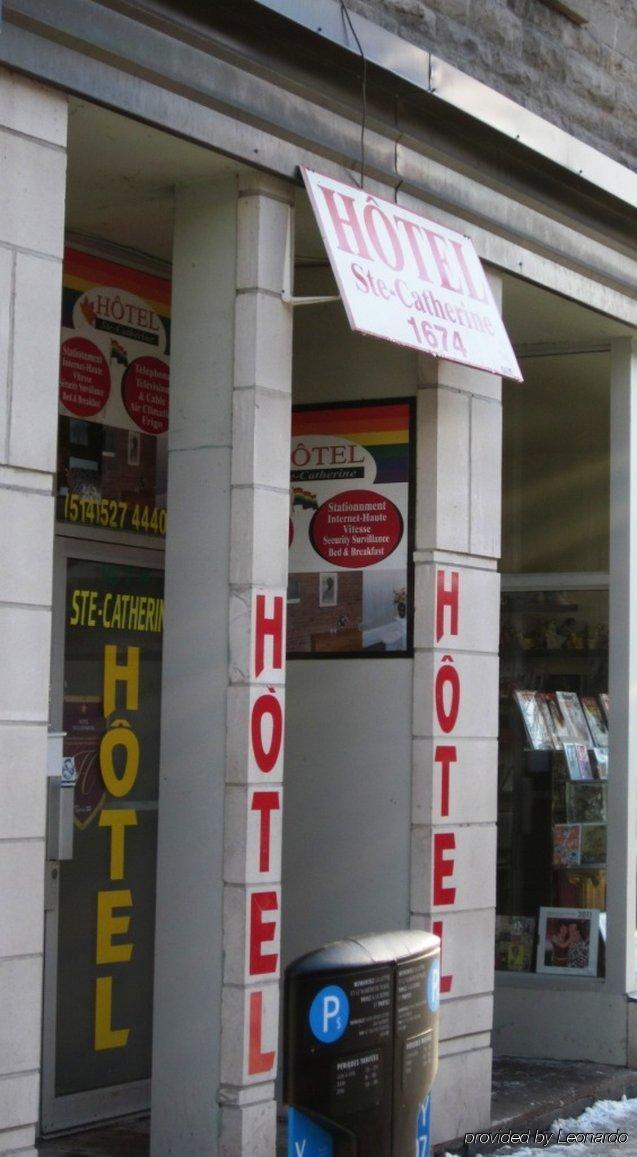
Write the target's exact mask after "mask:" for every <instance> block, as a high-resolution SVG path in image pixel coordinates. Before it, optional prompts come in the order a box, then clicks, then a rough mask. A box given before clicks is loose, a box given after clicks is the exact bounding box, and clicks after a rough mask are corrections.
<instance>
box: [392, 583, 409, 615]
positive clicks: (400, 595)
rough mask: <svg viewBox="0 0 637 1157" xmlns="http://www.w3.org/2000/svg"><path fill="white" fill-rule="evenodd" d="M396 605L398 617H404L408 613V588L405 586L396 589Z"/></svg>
mask: <svg viewBox="0 0 637 1157" xmlns="http://www.w3.org/2000/svg"><path fill="white" fill-rule="evenodd" d="M394 606H395V607H396V614H397V615H398V618H399V619H404V617H405V615H406V614H407V590H406V588H405V587H401V588H400V590H399V591H394Z"/></svg>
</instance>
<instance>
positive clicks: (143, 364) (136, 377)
mask: <svg viewBox="0 0 637 1157" xmlns="http://www.w3.org/2000/svg"><path fill="white" fill-rule="evenodd" d="M122 401H123V403H124V405H125V406H126V413H127V414H128V416H129V418H132V419H133V421H134V422H135V424H136V425H137V426H139V428H140V430H143V431H144V433H145V434H164V433H165V432H166V430H167V429H168V366H167V365H166V363H165V362H162V361H160V359H159V358H153V357H149V356H148V355H144V356H143V357H140V358H135V360H134V361H132V362H131V364H130V365H129V367H128V369H127V370H126V373H125V374H124V377H123V379H122Z"/></svg>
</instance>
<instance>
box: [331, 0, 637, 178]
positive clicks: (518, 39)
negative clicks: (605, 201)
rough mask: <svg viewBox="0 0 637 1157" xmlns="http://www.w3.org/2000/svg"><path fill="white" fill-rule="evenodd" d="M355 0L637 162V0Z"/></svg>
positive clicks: (585, 137)
mask: <svg viewBox="0 0 637 1157" xmlns="http://www.w3.org/2000/svg"><path fill="white" fill-rule="evenodd" d="M563 6H564V8H567V9H568V10H570V11H571V12H572V13H573V16H575V17H576V18H577V20H580V19H581V20H584V21H585V22H584V23H581V24H579V23H577V22H576V20H575V19H571V18H569V16H567V15H565V14H564V13H563V12H561V11H557V10H556V9H555V8H554V7H553V6H552V0H480V3H477V2H476V0H348V7H349V8H350V9H351V10H352V11H354V12H359V13H360V14H361V15H362V16H365V17H367V19H369V20H373V21H374V22H375V23H376V24H380V25H381V26H383V27H384V28H387V29H389V30H390V31H391V32H394V33H396V34H397V35H399V36H402V37H403V38H405V39H406V40H410V41H411V42H412V43H415V44H418V45H420V46H421V47H422V48H424V49H427V50H428V51H431V52H432V53H434V55H435V56H439V57H441V58H442V59H443V60H445V61H447V62H448V63H449V64H453V65H455V66H456V67H457V68H459V69H461V70H462V71H463V72H466V73H468V74H469V75H470V76H473V77H475V78H476V79H477V80H480V81H482V82H483V83H484V84H488V85H489V86H490V87H491V88H494V89H496V90H497V91H498V92H501V93H503V94H504V95H505V96H508V97H510V98H511V99H512V100H515V101H517V102H518V103H519V104H521V105H523V106H524V107H525V108H528V109H530V110H531V111H532V112H535V113H537V114H538V115H539V116H542V117H544V118H545V119H546V120H548V121H550V122H551V123H552V124H555V125H558V126H559V127H560V128H562V129H564V130H565V131H566V132H569V133H571V134H572V135H573V136H575V137H577V138H578V139H579V140H582V141H585V142H586V143H587V144H590V145H592V146H593V147H594V148H596V149H599V150H600V151H601V152H603V153H606V154H607V155H608V156H610V157H613V158H614V159H615V160H617V161H619V162H620V163H622V164H624V165H627V166H629V167H630V168H634V167H635V164H636V162H637V5H635V3H634V2H633V0H569V3H568V4H564V5H563Z"/></svg>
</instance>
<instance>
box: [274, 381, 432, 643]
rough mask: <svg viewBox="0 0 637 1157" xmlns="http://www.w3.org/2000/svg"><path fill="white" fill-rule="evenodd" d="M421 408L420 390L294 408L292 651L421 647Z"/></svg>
mask: <svg viewBox="0 0 637 1157" xmlns="http://www.w3.org/2000/svg"><path fill="white" fill-rule="evenodd" d="M413 415H414V406H413V400H412V399H410V398H401V399H395V400H392V401H382V402H362V403H361V402H357V403H334V404H332V405H321V406H314V405H312V406H296V407H294V409H293V412H292V446H291V455H290V467H291V475H290V496H291V497H290V503H291V505H290V533H289V541H290V565H289V588H288V626H287V638H288V656H289V657H291V658H294V657H297V658H300V657H303V658H307V657H309V656H316V657H325V656H326V655H330V656H332V657H341V658H351V657H355V656H359V657H361V656H364V657H365V658H370V657H371V658H383V657H385V658H387V657H390V658H392V657H393V658H396V657H397V656H399V655H410V654H411V653H412V606H411V603H412V599H411V586H412V577H411V569H410V558H411V541H412V523H413V511H412V500H413V492H414V487H413V485H412V475H413V470H414V438H413ZM292 592H293V594H292ZM290 596H292V597H290Z"/></svg>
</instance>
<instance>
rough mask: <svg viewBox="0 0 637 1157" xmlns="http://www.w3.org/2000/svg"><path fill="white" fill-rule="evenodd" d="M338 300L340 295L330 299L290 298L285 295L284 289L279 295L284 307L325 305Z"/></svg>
mask: <svg viewBox="0 0 637 1157" xmlns="http://www.w3.org/2000/svg"><path fill="white" fill-rule="evenodd" d="M340 300H341V295H340V293H337V294H336V295H335V296H332V297H292V295H291V294H290V293H286V291H285V289H284V290H283V291H282V293H281V301H284V302H285V304H286V305H327V303H328V302H329V301H340Z"/></svg>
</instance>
